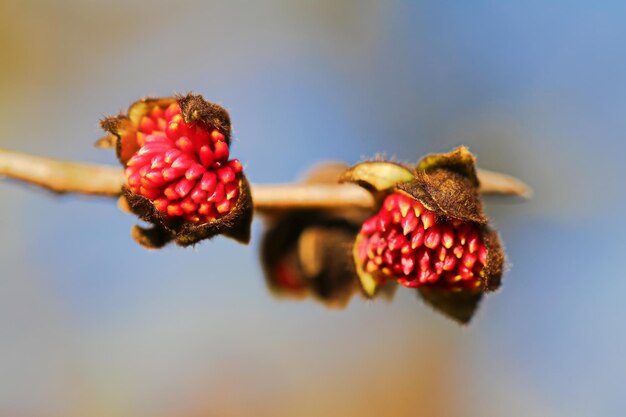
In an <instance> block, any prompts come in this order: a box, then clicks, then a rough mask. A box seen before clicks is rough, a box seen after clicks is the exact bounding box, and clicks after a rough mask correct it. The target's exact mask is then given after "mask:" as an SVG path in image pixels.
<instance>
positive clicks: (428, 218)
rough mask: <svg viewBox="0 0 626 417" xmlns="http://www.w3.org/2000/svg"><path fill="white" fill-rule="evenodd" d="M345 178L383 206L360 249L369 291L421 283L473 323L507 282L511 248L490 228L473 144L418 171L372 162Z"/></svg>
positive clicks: (449, 310)
mask: <svg viewBox="0 0 626 417" xmlns="http://www.w3.org/2000/svg"><path fill="white" fill-rule="evenodd" d="M342 180H343V181H350V182H355V183H357V184H359V185H361V186H363V187H365V188H367V189H368V190H370V191H371V192H372V193H373V196H374V197H375V199H376V200H377V202H378V206H379V210H378V212H377V213H376V214H375V215H374V216H372V217H370V218H369V219H367V220H366V221H365V222H364V223H363V224H362V226H361V230H360V232H359V234H358V236H357V238H356V241H355V244H354V249H353V257H354V263H355V267H356V271H357V274H358V275H359V280H360V282H361V286H362V289H363V291H364V292H365V294H366V295H367V296H370V297H371V296H374V295H375V294H376V292H377V291H378V290H379V289H380V288H382V287H383V285H384V286H386V285H385V284H387V283H388V282H396V283H398V284H400V285H402V286H404V287H408V288H417V289H418V291H419V294H420V295H421V296H422V298H424V300H425V301H426V302H428V303H429V304H431V305H432V306H433V307H434V308H435V309H437V310H439V311H441V312H443V313H444V314H446V315H448V316H450V317H452V318H454V319H456V320H458V321H460V322H463V323H465V322H467V321H468V320H469V319H470V318H471V316H472V315H473V313H474V311H475V309H476V306H477V305H478V301H479V300H480V299H481V296H482V293H483V292H487V291H493V290H495V289H497V288H498V287H499V285H500V278H501V275H502V269H503V265H504V253H503V252H502V249H501V246H500V242H499V239H498V236H497V234H496V233H495V232H493V231H492V230H491V229H489V227H488V226H487V218H486V217H485V215H484V214H483V211H482V202H481V200H480V196H479V194H478V186H479V184H478V179H477V177H476V171H475V167H474V157H473V156H472V155H471V154H470V153H469V151H467V149H465V148H459V149H456V150H454V151H453V152H450V153H448V154H439V155H430V156H427V157H426V158H424V159H422V161H420V163H419V164H418V165H417V167H416V168H415V169H412V168H410V167H406V166H403V165H400V164H397V163H393V162H385V161H373V162H364V163H361V164H357V165H356V166H354V167H352V168H351V169H349V170H348V171H346V172H345V173H344V175H343V177H342Z"/></svg>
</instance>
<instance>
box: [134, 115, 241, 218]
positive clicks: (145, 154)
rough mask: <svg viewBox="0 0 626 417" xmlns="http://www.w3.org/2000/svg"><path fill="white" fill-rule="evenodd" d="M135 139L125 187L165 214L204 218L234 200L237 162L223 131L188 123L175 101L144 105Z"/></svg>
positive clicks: (221, 213)
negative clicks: (134, 147) (231, 155)
mask: <svg viewBox="0 0 626 417" xmlns="http://www.w3.org/2000/svg"><path fill="white" fill-rule="evenodd" d="M140 136H141V137H140ZM137 141H138V143H139V145H140V148H139V150H138V151H137V152H136V153H135V154H134V155H133V156H131V157H130V159H129V160H128V161H127V163H126V169H125V174H126V178H127V184H128V188H129V189H130V190H131V191H132V192H134V193H136V194H140V195H142V196H144V197H146V198H148V199H150V200H152V202H153V203H154V206H155V207H156V209H157V210H158V211H159V212H161V213H162V214H163V215H164V216H166V217H170V218H172V217H183V218H184V219H186V220H187V221H190V222H192V223H206V222H208V221H211V220H212V219H217V218H220V217H222V216H224V215H226V214H228V213H229V212H230V211H231V209H232V208H233V207H234V206H235V204H236V203H237V199H238V197H239V194H240V193H239V177H240V174H241V172H242V170H243V168H242V166H241V162H239V160H237V159H233V160H230V161H229V160H228V157H229V155H230V152H229V147H228V144H227V143H226V138H225V136H224V134H223V133H221V132H219V131H218V130H217V129H209V128H207V127H206V126H205V125H204V124H202V123H201V122H196V123H192V124H187V123H186V122H185V121H184V120H183V117H182V115H181V109H180V106H179V105H178V103H172V104H170V105H168V106H167V107H165V106H163V107H161V106H158V105H155V106H153V107H152V108H151V109H150V110H149V111H147V113H146V115H144V116H142V117H141V118H140V120H139V125H138V132H137Z"/></svg>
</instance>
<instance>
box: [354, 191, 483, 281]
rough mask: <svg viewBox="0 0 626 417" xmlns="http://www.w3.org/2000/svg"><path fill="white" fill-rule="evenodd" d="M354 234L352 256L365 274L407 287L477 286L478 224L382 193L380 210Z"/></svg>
mask: <svg viewBox="0 0 626 417" xmlns="http://www.w3.org/2000/svg"><path fill="white" fill-rule="evenodd" d="M359 236H360V239H359V242H360V243H359V247H358V248H357V255H358V256H357V258H358V260H359V261H360V262H361V263H362V265H363V270H364V271H366V272H368V273H370V274H376V276H378V277H382V279H395V280H396V281H397V282H398V283H399V284H401V285H403V286H405V287H409V288H416V287H420V286H425V285H436V286H440V287H443V288H447V289H449V290H451V291H458V290H464V289H465V290H478V289H480V287H481V281H480V271H481V270H482V269H483V268H484V266H485V264H486V262H487V249H486V247H485V245H484V243H483V241H482V240H481V237H480V236H481V234H480V226H478V225H476V224H474V223H469V222H463V221H461V220H459V219H449V218H446V217H444V216H439V215H437V213H435V212H433V211H430V210H428V209H426V208H425V207H424V206H423V205H422V204H421V203H420V202H419V201H417V200H414V199H413V198H411V197H410V196H408V195H406V194H403V193H400V192H394V193H391V194H390V195H388V196H387V197H386V198H385V200H384V201H383V204H382V206H381V209H380V211H379V212H378V213H377V214H376V215H374V216H372V217H370V218H369V219H367V220H366V221H365V222H364V223H363V225H362V227H361V231H360V233H359Z"/></svg>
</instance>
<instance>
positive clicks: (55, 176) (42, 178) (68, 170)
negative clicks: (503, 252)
mask: <svg viewBox="0 0 626 417" xmlns="http://www.w3.org/2000/svg"><path fill="white" fill-rule="evenodd" d="M0 176H5V177H8V178H12V179H16V180H20V181H23V182H26V183H29V184H33V185H37V186H39V187H42V188H45V189H48V190H50V191H53V192H56V193H61V194H64V193H76V194H86V195H96V196H105V197H116V196H119V195H120V194H121V189H122V186H123V185H124V184H125V183H126V178H125V177H124V172H123V170H122V169H121V168H116V167H112V166H108V165H98V164H85V163H78V162H70V161H59V160H54V159H51V158H45V157H39V156H34V155H30V154H25V153H20V152H13V151H8V150H4V149H0ZM478 178H479V180H480V191H481V192H482V193H483V194H498V195H508V196H522V197H527V196H528V195H529V194H530V190H529V188H528V186H526V185H525V184H524V183H523V182H521V181H520V180H518V179H516V178H513V177H511V176H508V175H505V174H501V173H498V172H493V171H487V170H478ZM252 198H253V201H254V207H255V209H257V210H259V211H271V210H277V209H304V208H307V209H313V208H318V209H326V208H338V207H353V208H370V207H373V205H374V199H373V198H372V195H371V194H370V193H369V192H367V191H366V190H364V189H363V188H361V187H359V186H357V185H353V184H323V185H320V184H276V185H267V184H255V185H253V186H252Z"/></svg>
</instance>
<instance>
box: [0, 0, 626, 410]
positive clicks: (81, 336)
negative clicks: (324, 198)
mask: <svg viewBox="0 0 626 417" xmlns="http://www.w3.org/2000/svg"><path fill="white" fill-rule="evenodd" d="M625 21H626V4H625V3H623V2H617V1H607V2H592V1H586V2H584V1H555V2H549V4H547V3H546V2H543V1H525V2H506V1H503V2H492V1H474V2H451V1H419V2H418V1H415V2H401V1H396V2H392V1H390V2H375V1H372V2H365V1H356V0H352V1H343V2H338V1H332V0H318V1H306V2H298V3H297V4H295V2H289V1H270V2H245V1H230V2H219V3H218V2H205V1H199V0H198V1H180V2H165V1H153V2H145V3H141V2H138V1H121V0H120V1H113V2H104V1H79V0H62V1H57V2H36V1H19V2H18V1H4V2H1V3H0V52H1V56H2V58H1V61H2V63H1V64H0V121H1V123H0V146H2V147H5V148H10V149H14V150H20V151H25V152H32V153H36V154H41V155H50V156H54V157H58V158H67V159H77V160H84V161H92V162H100V163H111V164H114V163H115V159H114V156H113V155H112V153H108V152H104V151H99V150H96V149H93V148H92V143H93V142H94V141H95V140H96V139H97V138H98V137H99V136H100V135H101V132H100V131H99V128H98V120H99V119H100V118H101V117H103V116H105V115H110V114H115V113H117V112H118V111H120V110H124V109H125V108H126V106H127V105H128V104H130V103H131V102H132V101H134V100H135V99H137V98H138V97H141V96H145V95H161V96H167V95H171V94H172V93H174V92H187V91H194V92H196V93H201V94H203V95H204V96H205V97H206V98H207V99H209V100H211V101H215V102H218V103H221V104H223V105H224V106H226V107H227V108H228V109H229V110H230V112H231V116H232V119H233V124H234V129H235V131H234V132H235V143H234V148H233V152H234V155H235V156H236V157H238V158H239V159H241V160H242V161H243V163H244V166H245V169H246V172H247V175H248V176H249V178H251V179H252V180H253V181H255V182H284V181H292V180H294V179H296V178H298V177H299V176H301V175H302V174H303V173H304V172H306V170H307V169H308V168H310V167H311V165H312V164H313V163H314V162H316V161H320V160H329V159H330V160H343V161H346V162H348V163H353V162H356V161H358V160H360V159H362V158H364V157H371V156H373V155H376V154H378V153H381V152H382V153H384V154H386V155H387V156H393V157H397V158H400V159H403V160H417V159H418V158H419V157H420V156H422V155H424V154H426V153H430V152H437V151H446V150H449V149H451V148H453V147H455V146H457V145H460V144H465V145H467V146H469V147H470V149H471V150H472V151H473V152H474V153H475V154H476V155H477V156H478V159H479V165H480V166H481V167H484V168H489V169H495V170H500V171H504V172H507V173H509V174H512V175H515V176H517V177H519V178H521V179H523V180H524V181H525V182H527V183H529V184H530V185H531V186H532V187H533V189H534V196H533V198H532V200H530V201H525V202H520V201H515V202H511V201H507V200H505V199H490V200H488V201H487V210H488V213H489V215H490V216H491V217H492V220H493V223H494V224H495V225H496V227H497V228H498V229H499V231H500V233H501V236H502V238H503V240H504V242H505V244H506V247H507V252H508V259H509V262H510V270H509V272H508V273H507V274H506V276H505V279H504V285H503V288H502V290H501V291H500V292H498V293H496V294H494V295H491V296H489V297H487V298H486V300H485V301H484V303H483V305H482V306H481V309H480V311H479V313H478V315H477V317H476V318H475V319H474V321H473V322H472V324H471V325H470V326H469V327H465V328H462V327H459V326H457V325H456V324H454V323H453V322H451V321H448V320H446V319H445V318H443V317H441V316H439V315H437V314H435V313H433V312H432V311H431V310H430V309H429V308H428V307H426V306H424V305H422V304H421V302H420V301H419V300H417V299H416V297H415V295H414V294H413V293H412V292H407V291H405V292H403V291H399V292H398V297H397V298H396V300H395V301H394V302H393V303H391V304H387V303H385V302H382V301H377V302H367V301H364V300H361V299H358V298H357V299H354V300H353V301H352V303H351V304H350V305H349V307H348V309H347V310H345V311H335V310H327V309H325V308H324V307H323V306H321V305H318V304H316V303H314V302H312V301H305V302H293V301H283V300H276V299H274V298H272V297H271V295H270V294H269V293H268V292H267V290H266V289H265V286H264V282H263V279H262V275H261V270H260V267H259V263H258V259H257V258H258V254H257V252H258V251H257V249H258V242H259V239H258V238H259V235H260V232H261V230H262V223H261V222H260V221H257V222H255V225H254V232H255V236H256V237H255V238H254V240H253V242H252V244H251V248H247V247H244V246H239V245H237V244H236V243H234V242H232V241H228V240H222V239H216V240H214V241H211V242H207V243H203V244H201V245H199V246H197V247H196V248H194V249H187V250H183V249H179V248H175V247H171V248H169V247H168V248H167V249H165V250H163V251H159V252H148V251H145V250H143V249H142V248H140V247H138V246H137V245H136V244H135V243H134V242H133V241H132V239H131V238H130V236H129V232H128V231H129V229H130V227H131V226H132V225H133V224H135V219H134V218H133V217H132V216H129V215H126V214H124V213H122V212H120V211H119V210H117V208H116V207H115V203H114V202H113V201H109V200H106V199H90V198H85V197H62V198H59V197H54V196H52V195H49V194H47V193H46V192H42V191H39V190H35V189H33V188H30V187H23V186H18V185H16V184H14V183H11V182H9V181H2V182H0V202H1V204H0V233H1V235H0V414H2V415H7V416H64V417H72V416H85V415H90V416H95V417H98V416H107V417H115V416H129V415H133V416H209V415H220V416H224V415H226V416H237V415H256V416H266V415H267V416H276V415H298V416H319V415H360V416H369V415H372V416H374V415H376V416H379V415H398V416H412V415H418V414H421V415H450V416H454V415H466V416H500V415H507V416H529V415H541V416H568V417H571V416H590V415H594V416H618V415H622V414H623V410H624V409H626V400H625V399H624V395H623V394H624V386H625V383H626V359H625V357H624V354H625V352H626V331H625V326H624V324H623V322H622V320H623V318H624V317H625V315H626V307H624V302H623V294H624V293H625V292H626V271H625V268H624V264H623V262H622V261H623V260H624V252H625V249H626V243H625V240H624V233H625V232H626V221H625V220H624V205H625V204H624V203H625V202H626V193H625V192H624V191H625V187H624V185H623V181H622V178H623V168H622V167H623V158H624V155H625V154H626V141H624V139H623V138H624V132H625V131H626V117H624V114H626V54H625V53H624V46H625V45H626V25H624V22H625Z"/></svg>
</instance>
